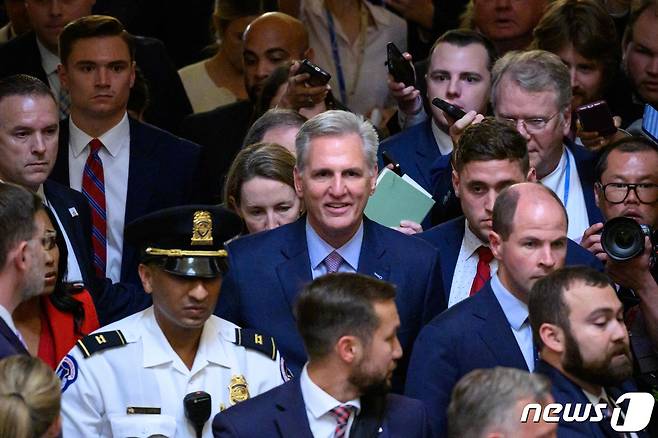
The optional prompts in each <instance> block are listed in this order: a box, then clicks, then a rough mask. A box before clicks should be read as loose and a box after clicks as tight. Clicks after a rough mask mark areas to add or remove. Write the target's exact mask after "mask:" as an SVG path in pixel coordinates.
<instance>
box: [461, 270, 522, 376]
mask: <svg viewBox="0 0 658 438" xmlns="http://www.w3.org/2000/svg"><path fill="white" fill-rule="evenodd" d="M473 299H474V300H477V301H476V302H477V304H478V305H477V307H476V308H475V309H474V310H473V315H474V316H475V317H476V318H480V319H482V324H481V325H480V327H479V328H478V330H477V331H478V333H479V336H480V339H482V342H484V344H485V345H486V346H487V348H488V349H489V351H490V352H491V354H492V355H493V356H494V357H495V358H496V363H497V364H498V365H500V366H508V367H514V368H519V369H522V370H526V371H528V364H526V362H525V359H524V357H523V353H521V348H520V347H519V344H518V343H517V342H516V338H515V337H514V334H513V333H512V329H511V328H510V326H509V322H508V321H507V318H506V317H505V313H504V312H503V309H502V307H500V304H499V303H498V300H497V299H496V296H495V295H494V293H493V290H492V289H491V283H490V281H489V282H487V283H486V284H485V285H484V287H483V288H482V290H480V292H478V294H477V295H476V296H475V297H474V298H473Z"/></svg>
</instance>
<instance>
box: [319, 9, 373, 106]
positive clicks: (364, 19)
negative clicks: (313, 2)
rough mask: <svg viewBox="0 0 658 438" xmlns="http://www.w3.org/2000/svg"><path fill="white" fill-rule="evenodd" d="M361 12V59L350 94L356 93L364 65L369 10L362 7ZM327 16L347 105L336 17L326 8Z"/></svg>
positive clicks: (340, 85) (342, 95)
mask: <svg viewBox="0 0 658 438" xmlns="http://www.w3.org/2000/svg"><path fill="white" fill-rule="evenodd" d="M360 11H361V28H360V29H359V57H358V59H357V63H356V71H355V73H354V82H353V84H352V90H351V92H350V94H352V93H354V91H355V90H356V86H357V84H358V82H359V76H360V75H361V65H362V64H363V55H364V52H365V46H366V32H367V29H368V10H367V9H366V7H365V6H364V5H360ZM324 12H325V15H326V16H327V24H328V27H329V39H330V41H331V55H332V56H333V58H334V65H335V67H336V75H337V76H338V91H339V92H340V99H341V102H342V103H343V104H347V85H346V83H345V73H344V72H343V65H342V63H341V60H340V53H339V51H338V38H337V37H336V25H335V23H334V17H333V16H332V15H331V12H329V9H328V8H327V7H326V5H325V8H324Z"/></svg>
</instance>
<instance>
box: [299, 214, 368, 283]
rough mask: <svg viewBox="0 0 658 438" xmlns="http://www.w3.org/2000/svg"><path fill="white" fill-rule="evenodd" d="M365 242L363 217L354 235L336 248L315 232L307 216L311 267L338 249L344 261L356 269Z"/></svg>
mask: <svg viewBox="0 0 658 438" xmlns="http://www.w3.org/2000/svg"><path fill="white" fill-rule="evenodd" d="M362 242H363V219H362V220H361V225H359V228H358V229H357V230H356V233H354V236H352V238H351V239H350V240H349V241H348V242H347V243H346V244H345V245H343V246H341V247H340V248H334V247H333V246H331V245H329V244H328V243H327V242H325V241H324V240H323V239H322V237H320V236H319V235H318V233H316V232H315V230H314V229H313V227H312V226H311V224H310V223H309V222H308V217H307V218H306V245H307V246H308V256H309V259H310V261H311V269H316V268H317V267H318V266H319V265H320V263H322V261H323V260H324V259H325V258H326V257H327V256H328V255H329V254H331V252H332V251H334V250H335V251H336V252H337V253H338V254H340V256H341V257H342V258H343V261H344V262H345V263H347V264H349V265H350V266H351V267H352V269H354V270H355V271H357V270H358V267H359V256H360V255H361V243H362Z"/></svg>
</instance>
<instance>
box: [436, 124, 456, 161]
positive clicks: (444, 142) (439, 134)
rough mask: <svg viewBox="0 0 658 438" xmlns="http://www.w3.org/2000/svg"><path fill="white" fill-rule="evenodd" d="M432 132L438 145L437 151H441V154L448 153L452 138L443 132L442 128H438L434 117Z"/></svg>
mask: <svg viewBox="0 0 658 438" xmlns="http://www.w3.org/2000/svg"><path fill="white" fill-rule="evenodd" d="M432 134H434V140H436V144H438V145H439V151H441V155H448V154H449V153H450V152H452V149H453V144H452V138H451V137H450V136H449V135H448V134H446V133H445V132H443V129H441V128H439V126H438V125H437V124H436V122H435V121H434V119H432Z"/></svg>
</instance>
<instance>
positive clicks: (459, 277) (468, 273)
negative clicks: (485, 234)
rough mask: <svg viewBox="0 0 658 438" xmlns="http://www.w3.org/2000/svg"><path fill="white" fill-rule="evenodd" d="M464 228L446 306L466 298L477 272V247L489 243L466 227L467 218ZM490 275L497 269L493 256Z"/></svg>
mask: <svg viewBox="0 0 658 438" xmlns="http://www.w3.org/2000/svg"><path fill="white" fill-rule="evenodd" d="M464 221H465V222H466V224H465V229H464V238H463V239H462V246H461V248H460V249H459V256H457V264H456V265H455V273H454V275H453V276H452V286H451V287H450V298H448V307H451V306H454V305H455V304H457V303H458V302H460V301H462V300H465V299H466V298H468V296H469V294H470V293H471V286H472V285H473V279H474V278H475V274H476V273H477V267H478V261H479V260H480V258H479V257H478V254H477V249H478V248H479V247H480V246H487V247H488V246H489V243H485V242H482V241H481V240H480V239H479V238H478V237H477V236H476V235H475V234H473V232H472V231H471V229H470V228H468V220H466V219H464ZM489 268H490V271H491V276H492V277H493V276H494V275H495V274H496V272H497V271H498V260H496V259H495V258H494V259H493V260H491V262H490V263H489Z"/></svg>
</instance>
